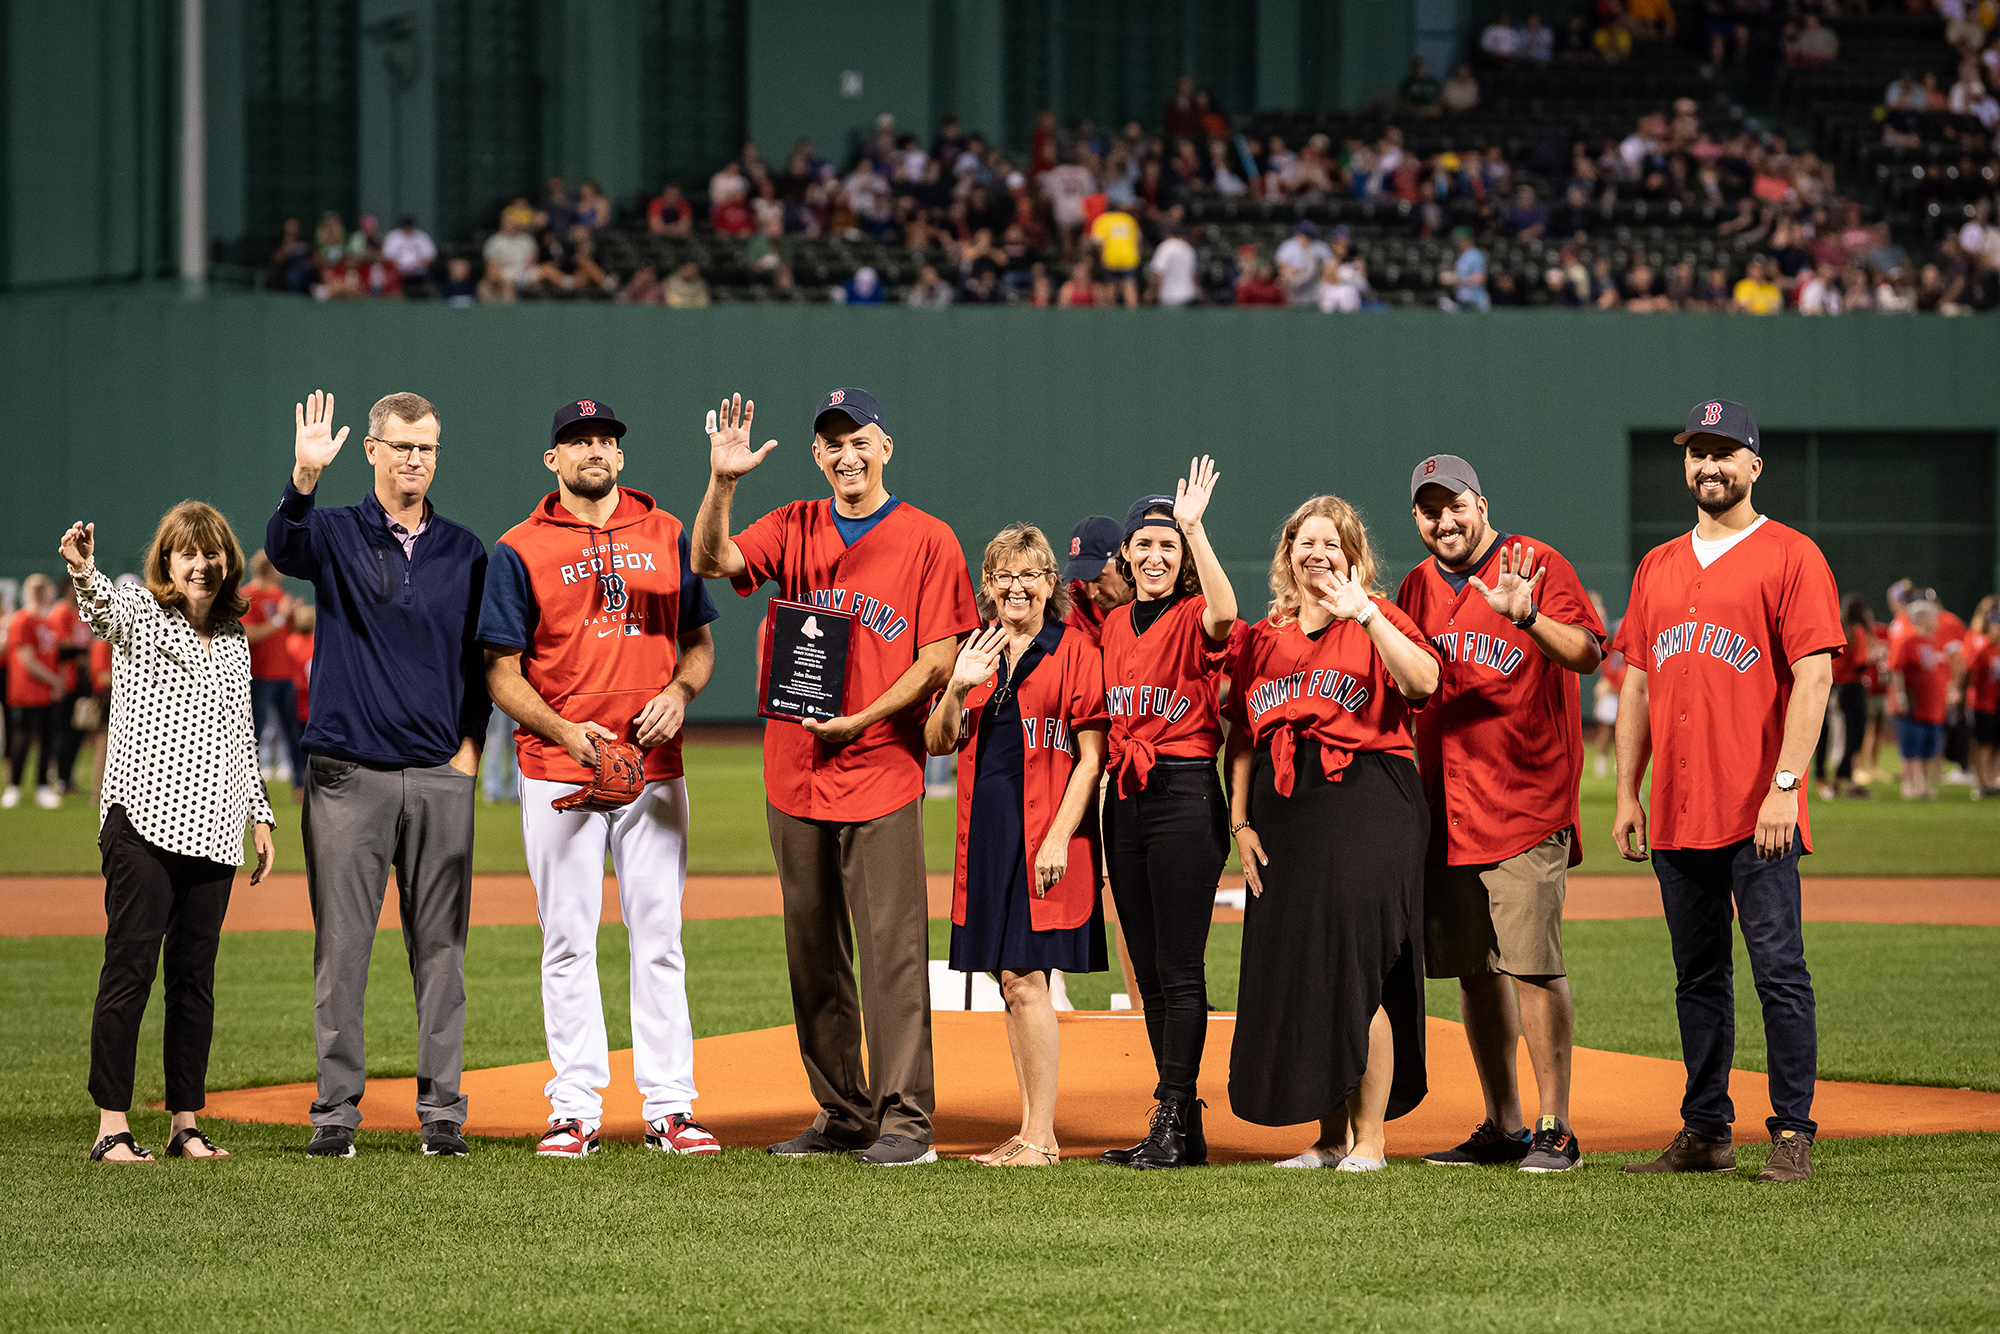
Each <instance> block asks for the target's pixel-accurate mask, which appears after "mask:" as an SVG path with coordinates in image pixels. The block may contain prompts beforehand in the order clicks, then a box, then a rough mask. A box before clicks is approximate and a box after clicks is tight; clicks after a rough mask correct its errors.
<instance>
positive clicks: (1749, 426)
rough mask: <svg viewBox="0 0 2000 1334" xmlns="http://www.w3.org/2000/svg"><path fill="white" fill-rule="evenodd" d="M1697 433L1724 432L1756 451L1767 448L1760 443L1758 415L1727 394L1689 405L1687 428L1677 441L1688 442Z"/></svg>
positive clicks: (1675, 441) (1678, 436) (1724, 434)
mask: <svg viewBox="0 0 2000 1334" xmlns="http://www.w3.org/2000/svg"><path fill="white" fill-rule="evenodd" d="M1697 435H1719V436H1723V437H1724V438H1726V439H1729V440H1734V441H1735V442H1736V443H1737V444H1739V445H1742V446H1743V447H1744V448H1746V449H1748V450H1749V451H1750V452H1751V453H1752V454H1761V453H1763V452H1764V451H1763V449H1762V447H1760V446H1759V445H1758V443H1757V419H1756V418H1755V417H1752V416H1751V415H1750V409H1748V408H1746V407H1744V406H1743V405H1742V404H1741V403H1732V402H1730V401H1729V400H1728V399H1726V398H1711V399H1709V400H1707V401H1706V402H1702V403H1697V404H1695V405H1694V406H1693V407H1691V408H1689V409H1688V425H1687V429H1686V430H1685V431H1682V432H1681V433H1680V434H1679V435H1677V436H1675V437H1674V443H1675V444H1677V445H1684V444H1686V443H1687V442H1688V440H1689V439H1690V438H1691V437H1693V436H1697Z"/></svg>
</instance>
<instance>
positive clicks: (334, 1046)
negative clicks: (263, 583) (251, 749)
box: [264, 390, 489, 1158]
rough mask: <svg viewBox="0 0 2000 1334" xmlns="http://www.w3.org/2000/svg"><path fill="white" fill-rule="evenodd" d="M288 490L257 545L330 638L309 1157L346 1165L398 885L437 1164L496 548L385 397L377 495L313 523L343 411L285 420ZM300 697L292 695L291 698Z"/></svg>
mask: <svg viewBox="0 0 2000 1334" xmlns="http://www.w3.org/2000/svg"><path fill="white" fill-rule="evenodd" d="M293 420H294V426H295V428H296V431H295V437H294V440H293V446H292V458H293V462H292V472H291V477H290V478H289V479H288V480H287V481H286V483H285V490H284V495H283V497H282V498H281V499H280V500H279V502H278V509H277V512H276V513H275V514H273V515H272V516H271V521H270V523H269V524H268V525H266V527H265V530H264V549H265V550H266V551H267V552H269V553H270V556H271V563H272V564H273V565H275V566H276V567H277V569H278V570H279V572H280V573H283V574H289V575H291V576H292V577H293V578H295V579H307V580H310V581H311V582H312V585H313V588H314V591H315V598H314V601H315V602H316V604H317V606H318V607H319V609H320V610H323V611H325V612H326V624H325V625H322V626H319V627H317V634H316V640H317V642H316V643H315V645H314V650H313V669H314V670H313V693H314V695H315V696H316V697H317V698H316V699H315V701H314V708H313V712H312V719H311V722H310V723H309V724H308V725H307V727H306V733H305V749H306V776H305V781H306V795H305V816H304V821H303V830H304V834H305V854H306V887H307V891H308V893H309V894H310V895H311V897H312V908H313V1039H314V1046H315V1050H316V1053H317V1056H318V1065H319V1096H318V1097H317V1098H315V1099H314V1100H313V1104H312V1123H313V1134H312V1139H311V1141H310V1142H309V1143H308V1144H307V1145H306V1153H307V1154H308V1155H309V1156H311V1157H314V1158H352V1157H353V1156H354V1131H355V1128H356V1127H357V1126H359V1125H360V1124H361V1095H362V1093H363V1092H364V1091H365V1089H366V1083H367V1055H366V1052H365V1051H364V1050H363V1045H362V1014H363V1001H364V999H365V997H366V995H367V991H368V962H369V956H370V954H371V953H372V952H373V950H374V948H375V926H376V923H377V922H378V921H379V920H380V919H381V916H382V894H383V886H384V885H385V884H386V882H387V881H388V878H389V871H390V868H391V867H394V868H395V873H396V886H397V892H398V898H399V904H398V906H399V907H400V909H401V915H402V919H403V944H404V947H405V948H406V950H407V952H408V954H409V960H410V973H411V977H412V979H413V981H414V983H415V988H416V1009H417V1062H416V1064H417V1118H418V1120H419V1121H421V1122H422V1124H423V1149H424V1153H425V1154H426V1155H432V1156H436V1155H443V1156H447V1157H456V1156H459V1155H462V1154H464V1153H465V1152H466V1146H465V1138H464V1135H463V1133H462V1128H463V1126H464V1125H465V1109H466V1100H465V1095H464V1094H463V1093H462V1092H461V1091H460V1089H459V1080H460V1076H461V1074H462V1073H463V1070H464V1066H465V933H466V927H467V924H468V922H469V921H470V916H471V910H472V808H473V792H472V789H473V785H474V775H475V774H476V773H478V771H479V741H480V738H482V737H483V736H485V735H486V717H487V713H488V709H489V706H488V704H487V699H486V672H485V663H484V660H483V658H482V655H481V654H480V651H479V645H478V643H477V641H476V640H475V639H474V635H473V632H474V629H475V628H476V627H477V625H478V620H479V601H480V596H481V594H482V592H483V591H484V588H485V582H486V544H485V543H484V542H482V541H481V540H480V539H479V536H478V535H477V534H476V533H474V532H473V531H472V530H471V529H469V528H465V527H463V526H461V525H459V524H456V523H453V522H452V521H451V520H449V519H447V518H445V517H444V516H443V515H442V514H439V513H438V512H437V510H436V508H435V507H434V506H433V505H432V504H431V502H430V499H429V492H430V489H431V483H432V481H433V480H435V478H436V476H437V467H438V457H439V450H440V448H441V446H440V445H439V443H438V441H439V436H440V426H439V417H438V412H437V409H436V408H434V407H432V406H431V404H430V403H429V401H428V400H426V399H423V398H420V397H418V396H417V395H415V394H390V395H387V396H386V397H384V398H381V399H378V400H377V401H376V403H375V406H374V407H372V408H370V409H369V410H368V434H367V435H366V436H364V437H363V438H362V442H361V443H362V447H363V453H364V455H365V457H366V458H367V460H368V462H369V464H370V466H371V468H372V470H373V485H372V486H371V487H370V488H369V490H368V491H367V492H366V493H365V494H364V495H363V496H362V497H361V500H360V503H359V504H355V505H349V506H344V507H329V508H324V509H321V508H317V507H316V501H317V493H318V489H319V483H320V476H321V474H322V473H323V472H325V470H326V468H327V466H328V465H329V464H331V463H332V462H333V460H334V458H335V456H336V455H338V454H339V453H340V448H341V446H342V444H344V443H345V442H346V440H347V429H348V428H346V427H344V426H343V427H341V428H340V430H339V432H338V433H337V434H336V433H335V431H334V429H333V395H331V394H322V393H320V392H319V391H318V390H315V391H313V393H312V395H311V397H310V398H308V399H307V401H306V402H304V403H301V404H298V405H297V406H296V407H295V408H294V409H293ZM287 684H288V685H289V681H288V682H287Z"/></svg>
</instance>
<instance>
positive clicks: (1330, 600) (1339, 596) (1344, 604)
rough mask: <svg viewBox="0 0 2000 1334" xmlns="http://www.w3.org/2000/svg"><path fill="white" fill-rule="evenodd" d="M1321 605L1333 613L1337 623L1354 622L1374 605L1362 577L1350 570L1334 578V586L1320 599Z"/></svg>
mask: <svg viewBox="0 0 2000 1334" xmlns="http://www.w3.org/2000/svg"><path fill="white" fill-rule="evenodd" d="M1319 605H1320V606H1322V607H1325V608H1326V609H1327V610H1328V611H1330V612H1332V613H1333V619H1334V620H1336V621H1352V620H1356V619H1358V618H1360V617H1361V616H1363V615H1364V614H1366V612H1367V610H1368V608H1369V607H1370V606H1371V605H1373V603H1372V601H1371V599H1370V598H1369V596H1368V589H1367V587H1366V586H1365V585H1364V584H1362V582H1361V579H1360V577H1359V576H1357V575H1356V574H1355V573H1354V571H1352V570H1349V571H1348V572H1347V573H1346V574H1336V575H1333V576H1332V586H1331V588H1330V589H1329V590H1328V591H1327V592H1326V594H1325V595H1324V596H1322V597H1321V598H1320V600H1319Z"/></svg>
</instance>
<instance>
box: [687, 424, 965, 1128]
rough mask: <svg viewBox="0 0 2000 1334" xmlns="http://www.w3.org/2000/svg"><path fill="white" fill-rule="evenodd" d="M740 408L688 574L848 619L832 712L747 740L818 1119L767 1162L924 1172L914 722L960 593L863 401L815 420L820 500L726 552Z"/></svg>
mask: <svg viewBox="0 0 2000 1334" xmlns="http://www.w3.org/2000/svg"><path fill="white" fill-rule="evenodd" d="M755 412H756V405H755V404H754V403H747V402H745V401H743V398H742V396H741V395H732V396H731V397H730V398H728V399H725V400H723V402H722V405H721V407H720V409H718V411H717V414H716V417H715V418H714V421H715V425H714V427H713V429H711V430H710V432H709V441H708V443H709V479H708V492H707V494H706V495H704V496H703V497H702V502H701V509H700V512H699V513H698V514H697V515H696V517H695V522H694V528H693V530H692V541H693V552H692V556H691V558H690V563H691V565H692V566H693V568H694V571H695V573H697V574H699V575H701V576H702V577H703V578H705V579H724V578H726V579H728V580H729V581H730V582H731V583H732V584H733V585H734V586H735V589H736V591H737V592H738V593H739V594H741V595H742V596H744V597H748V596H750V595H751V594H752V593H754V592H756V591H757V589H758V588H760V587H761V586H763V585H764V584H765V583H775V584H776V585H777V586H778V592H779V595H780V596H782V597H784V598H787V599H790V600H792V601H807V602H810V601H815V600H819V599H824V600H825V601H826V602H827V603H828V605H830V606H833V607H834V608H836V609H838V610H848V611H853V612H856V613H858V614H857V615H856V617H855V620H854V622H853V624H852V630H851V634H850V637H849V639H848V646H847V653H848V660H847V682H846V696H845V700H844V704H843V707H844V708H846V709H847V710H849V711H848V712H846V713H843V714H841V715H840V716H838V717H835V718H829V719H826V720H824V721H822V720H820V719H817V718H807V719H805V720H803V721H800V722H793V721H791V720H789V719H773V720H772V721H771V722H770V723H768V724H767V725H766V726H765V728H764V783H765V792H766V801H765V820H766V823H767V824H768V826H769V828H770V832H771V852H772V855H773V856H774V857H775V858H776V860H777V864H778V882H779V885H780V886H781V888H782V889H783V892H784V900H785V958H786V962H787V965H788V967H789V969H790V974H791V990H792V1013H793V1019H794V1021H795V1023H796V1026H797V1028H798V1034H799V1055H800V1056H801V1058H802V1059H803V1060H804V1062H805V1068H806V1078H807V1081H808V1083H809V1084H810V1085H811V1087H812V1093H813V1100H814V1101H815V1102H817V1103H818V1104H819V1107H820V1111H819V1114H818V1115H817V1116H816V1117H814V1118H813V1122H812V1124H811V1125H809V1126H807V1127H806V1128H805V1129H804V1130H803V1131H801V1132H800V1133H799V1134H797V1135H795V1136H794V1137H793V1138H791V1139H789V1140H785V1141H783V1142H782V1143H778V1144H773V1145H771V1146H770V1149H769V1152H771V1153H773V1154H776V1155H778V1156H780V1157H786V1158H806V1157H816V1156H820V1155H824V1154H834V1153H845V1152H848V1151H850V1150H859V1151H860V1152H859V1154H858V1156H859V1158H860V1160H861V1161H862V1162H863V1163H866V1164H868V1165H870V1166H875V1167H906V1166H914V1165H917V1164H921V1163H934V1162H936V1161H937V1150H936V1149H934V1148H932V1147H931V1142H932V1139H933V1137H934V1136H933V1131H932V1126H931V1116H932V1113H933V1112H934V1111H935V1109H936V1105H937V1087H936V1079H935V1076H934V1075H933V1066H932V1059H931V1011H930V927H929V916H930V909H929V901H928V895H927V892H926V887H925V879H924V837H923V809H922V802H923V790H924V787H923V782H924V769H923V761H924V736H923V726H924V717H925V713H926V707H927V706H928V704H929V703H930V700H931V698H932V696H934V695H935V694H936V693H937V692H938V690H940V689H941V688H942V687H943V686H944V684H945V683H946V682H947V681H948V680H950V679H951V668H952V663H953V662H954V661H956V659H957V657H958V644H959V639H960V638H961V637H962V636H963V635H965V634H967V633H969V632H971V631H973V630H976V629H978V628H979V612H978V609H977V607H976V606H975V605H974V603H973V600H972V580H971V578H970V576H969V575H968V574H967V572H966V568H965V553H964V552H963V550H962V549H961V548H960V547H959V545H958V538H957V537H956V536H954V535H953V533H952V531H951V529H950V528H949V527H948V526H947V525H946V524H944V523H943V522H942V521H941V520H938V519H935V518H932V517H931V516H930V515H928V514H926V513H924V512H923V511H921V510H919V509H917V508H916V506H914V505H910V504H908V503H906V502H905V501H903V500H902V499H900V498H899V497H897V496H895V495H892V494H891V493H890V491H889V489H888V487H887V485H886V484H885V482H884V472H885V470H886V469H887V467H888V466H889V463H890V461H891V460H892V459H893V458H894V455H895V440H894V439H893V438H892V437H891V436H890V435H889V432H888V429H887V428H886V427H885V426H884V425H883V422H882V408H881V405H880V404H879V403H877V402H876V401H875V397H874V395H872V394H870V393H868V392H867V391H866V390H862V389H855V388H846V387H843V388H839V389H835V390H832V391H831V392H829V393H828V394H827V395H826V396H825V397H824V398H822V399H821V400H820V401H819V405H818V406H817V407H816V408H815V409H814V411H813V422H812V429H813V443H812V458H813V462H814V463H815V464H817V465H818V467H819V470H820V472H821V474H822V475H823V476H824V477H825V478H826V483H827V486H828V488H829V489H830V490H831V492H832V495H831V497H829V498H827V499H823V500H795V501H792V502H791V503H790V504H787V505H783V506H780V507H779V508H778V509H775V510H773V511H771V512H770V513H769V514H766V515H765V516H764V517H763V518H761V519H758V520H757V521H756V522H755V523H753V524H751V525H750V526H749V527H748V528H746V529H744V530H743V531H742V532H740V533H738V534H737V535H736V536H735V537H731V536H730V535H729V511H730V506H731V505H732V503H733V502H734V500H735V497H736V487H737V484H738V483H739V482H740V481H741V480H742V479H743V477H744V476H745V475H746V474H748V473H749V472H750V471H751V470H752V469H753V468H755V467H756V466H757V465H758V464H760V463H762V462H763V461H764V457H765V456H766V455H767V454H769V453H770V452H771V451H772V450H773V449H775V448H777V444H778V442H777V441H776V440H769V441H766V442H765V443H764V446H763V447H762V448H761V449H752V448H751V447H750V423H751V420H752V418H753V416H754V415H755ZM767 651H768V648H767ZM857 949H858V952H859V955H860V965H861V967H860V979H859V984H858V987H857V983H856V977H855V967H854V964H855V954H856V952H857ZM857 992H858V994H857ZM864 1032H865V1034H866V1046H867V1064H866V1068H865V1069H864V1067H863V1053H862V1047H863V1035H864Z"/></svg>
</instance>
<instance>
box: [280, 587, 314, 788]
mask: <svg viewBox="0 0 2000 1334" xmlns="http://www.w3.org/2000/svg"><path fill="white" fill-rule="evenodd" d="M318 624H319V613H318V612H316V611H314V610H313V607H312V604H311V603H309V602H295V603H294V604H293V606H292V615H291V625H290V628H289V629H288V630H287V631H286V632H285V656H286V657H287V658H288V659H290V660H291V664H292V693H294V694H295V695H297V696H298V697H299V707H298V711H297V712H298V718H299V729H300V731H301V732H302V733H303V731H304V729H305V725H306V724H307V723H308V722H310V721H311V720H312V665H313V632H314V630H315V629H316V628H317V626H318ZM300 786H301V787H303V786H304V785H303V784H300Z"/></svg>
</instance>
